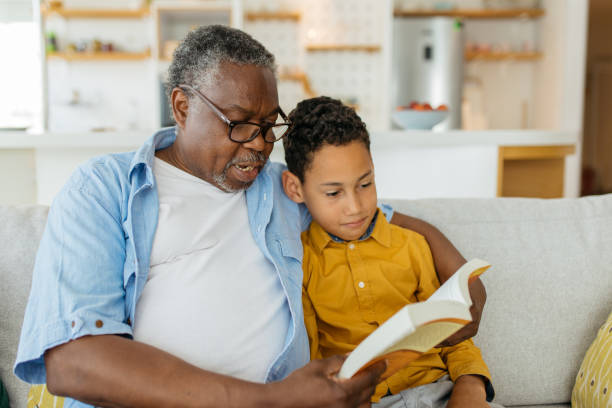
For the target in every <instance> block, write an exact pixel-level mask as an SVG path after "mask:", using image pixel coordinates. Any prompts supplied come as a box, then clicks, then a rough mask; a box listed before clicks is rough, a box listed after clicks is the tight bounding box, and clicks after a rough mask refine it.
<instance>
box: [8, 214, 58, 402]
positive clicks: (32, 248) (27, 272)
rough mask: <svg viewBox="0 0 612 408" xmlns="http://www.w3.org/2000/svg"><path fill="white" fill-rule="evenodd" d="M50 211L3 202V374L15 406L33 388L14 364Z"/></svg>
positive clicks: (23, 399)
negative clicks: (20, 375) (40, 243)
mask: <svg viewBox="0 0 612 408" xmlns="http://www.w3.org/2000/svg"><path fill="white" fill-rule="evenodd" d="M47 212H48V208H47V207H43V206H19V207H10V206H8V207H7V206H0V226H1V227H0V248H1V251H2V258H1V259H0V378H1V379H2V381H3V382H4V384H5V385H6V388H7V390H8V392H9V398H10V400H11V406H14V407H21V406H23V405H24V404H25V401H26V397H27V394H28V389H29V385H28V384H26V383H24V382H21V381H20V380H19V379H18V378H17V377H15V376H14V375H13V364H14V363H15V357H16V354H17V344H18V343H19V335H20V333H21V324H22V322H23V314H24V311H25V307H26V303H27V301H28V295H29V293H30V285H31V281H32V269H33V268H34V258H35V256H36V250H37V249H38V242H39V241H40V237H41V236H42V232H43V229H44V226H45V222H46V219H47Z"/></svg>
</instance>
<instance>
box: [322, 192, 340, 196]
mask: <svg viewBox="0 0 612 408" xmlns="http://www.w3.org/2000/svg"><path fill="white" fill-rule="evenodd" d="M325 195H326V196H328V197H335V196H337V195H338V191H328V192H326V193H325Z"/></svg>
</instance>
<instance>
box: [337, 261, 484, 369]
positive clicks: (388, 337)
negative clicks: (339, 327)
mask: <svg viewBox="0 0 612 408" xmlns="http://www.w3.org/2000/svg"><path fill="white" fill-rule="evenodd" d="M490 266H491V265H489V264H488V263H487V262H485V261H483V260H480V259H473V260H471V261H469V262H467V263H465V264H464V265H463V266H462V267H461V268H459V269H458V270H457V272H455V273H454V274H453V276H451V277H450V278H449V279H448V280H447V281H446V282H444V284H443V285H442V286H440V288H438V290H436V291H435V292H434V293H433V294H432V295H431V296H430V297H429V298H428V299H427V300H426V301H424V302H419V303H412V304H409V305H406V306H404V307H403V308H401V309H400V310H399V311H398V312H397V313H395V314H394V315H393V316H391V317H390V318H389V319H388V320H387V321H386V322H384V323H383V324H381V325H380V327H378V328H377V329H376V330H374V331H373V332H372V333H371V334H370V335H369V336H368V337H366V338H365V339H364V340H363V341H362V342H361V343H360V344H359V345H358V346H357V347H356V348H355V349H354V350H353V352H352V353H351V354H350V355H349V356H348V357H347V358H346V360H345V361H344V364H343V365H342V367H341V368H340V372H339V373H338V377H339V378H351V377H352V376H353V375H355V374H357V373H358V372H359V371H361V370H363V369H364V368H366V367H369V366H370V365H372V364H374V363H376V362H377V361H380V360H387V370H386V371H385V373H384V374H383V376H382V377H381V379H383V380H384V379H386V378H388V377H390V376H392V375H393V374H395V373H396V372H397V371H398V370H400V369H402V368H404V367H405V366H406V365H408V363H410V362H411V361H413V360H415V359H417V358H418V357H419V356H420V355H421V354H423V353H425V352H426V351H428V350H430V349H431V348H433V347H435V346H436V345H437V344H439V343H440V342H442V341H444V340H445V339H446V338H448V337H449V336H451V335H452V334H454V333H455V332H456V331H457V330H459V329H461V328H462V327H463V326H465V325H466V324H468V323H469V322H471V321H472V315H471V313H470V306H472V299H471V298H470V292H469V287H468V285H469V283H470V282H471V281H472V280H473V279H476V278H477V277H478V276H480V275H481V274H482V273H483V272H484V271H486V270H487V269H488V268H489V267H490Z"/></svg>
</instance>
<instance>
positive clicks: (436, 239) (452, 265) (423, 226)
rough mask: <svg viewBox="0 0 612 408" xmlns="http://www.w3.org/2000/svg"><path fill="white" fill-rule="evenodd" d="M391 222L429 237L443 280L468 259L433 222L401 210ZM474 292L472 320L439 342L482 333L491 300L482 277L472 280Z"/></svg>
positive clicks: (449, 341) (439, 274)
mask: <svg viewBox="0 0 612 408" xmlns="http://www.w3.org/2000/svg"><path fill="white" fill-rule="evenodd" d="M391 223H393V224H395V225H398V226H400V227H403V228H407V229H410V230H413V231H416V232H418V233H419V234H421V235H423V236H424V237H425V239H426V240H427V243H428V244H429V247H430V249H431V255H432V256H433V260H434V265H435V266H436V272H437V273H438V279H439V280H440V283H444V282H446V280H447V279H448V278H450V277H451V276H452V275H453V274H454V273H455V272H456V271H457V269H459V268H460V267H461V266H462V265H463V264H464V263H465V258H464V257H463V256H461V254H460V253H459V251H457V249H456V248H455V247H454V246H453V244H452V243H451V242H450V241H449V240H448V239H447V238H446V237H445V236H444V234H442V233H441V232H440V231H439V230H438V229H437V228H436V227H434V226H433V225H431V224H429V223H427V222H425V221H423V220H420V219H418V218H414V217H410V216H408V215H405V214H402V213H399V212H397V211H396V212H394V213H393V218H392V219H391ZM470 296H471V298H472V308H471V309H470V312H471V313H472V322H471V323H470V324H468V325H467V326H465V327H463V328H462V329H461V330H459V331H458V332H457V333H455V334H453V335H452V336H451V337H449V338H448V339H446V341H444V342H443V343H441V344H440V345H439V346H453V345H455V344H457V343H460V342H462V341H464V340H467V339H469V338H471V337H474V336H475V335H476V333H478V326H479V325H480V318H481V316H482V310H483V309H484V304H485V302H486V301H487V292H486V290H485V287H484V285H483V284H482V282H481V281H480V279H475V280H474V281H473V282H472V283H471V284H470Z"/></svg>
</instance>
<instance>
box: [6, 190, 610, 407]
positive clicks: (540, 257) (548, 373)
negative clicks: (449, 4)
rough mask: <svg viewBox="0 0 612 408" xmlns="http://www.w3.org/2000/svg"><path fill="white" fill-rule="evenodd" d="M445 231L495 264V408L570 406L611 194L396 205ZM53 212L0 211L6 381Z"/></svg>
mask: <svg viewBox="0 0 612 408" xmlns="http://www.w3.org/2000/svg"><path fill="white" fill-rule="evenodd" d="M387 202H390V203H391V204H392V205H393V206H394V208H396V209H397V210H399V211H402V212H405V213H407V214H411V215H415V216H418V217H421V218H423V219H425V220H428V221H430V222H431V223H433V224H435V225H437V226H438V227H439V228H440V229H441V230H442V231H443V232H444V233H445V234H446V235H447V236H448V237H449V238H450V239H451V240H452V241H453V242H454V243H455V244H456V245H457V247H458V248H459V249H460V250H461V252H462V253H463V254H464V255H465V257H467V258H471V257H479V258H483V259H486V260H488V261H489V262H491V263H492V264H493V267H492V268H491V269H490V270H489V271H488V272H487V273H486V274H485V275H484V276H483V278H482V279H483V281H484V283H485V286H486V288H487V292H488V301H487V305H486V309H485V314H484V316H483V322H482V324H481V329H480V332H479V334H478V336H477V337H476V343H477V344H478V345H479V346H480V347H481V348H482V350H483V354H484V357H485V359H486V361H487V363H488V364H489V367H490V369H491V372H492V375H493V381H494V386H495V389H496V392H497V397H496V402H498V403H500V404H503V405H505V406H507V407H512V406H527V407H535V406H544V407H566V406H569V400H570V394H571V391H572V387H573V384H574V380H575V377H576V373H577V370H578V367H579V366H580V363H581V361H582V358H583V356H584V353H585V351H586V349H587V348H588V346H589V344H590V343H591V341H592V340H593V338H594V337H595V334H596V331H597V328H598V327H599V326H600V325H601V324H602V323H603V322H604V321H605V319H606V317H607V315H608V314H609V313H610V311H611V310H612V195H607V196H598V197H588V198H581V199H561V200H535V199H445V200H442V199H435V200H410V201H393V200H388V201H387ZM46 214H47V208H46V207H41V206H34V207H0V252H1V254H2V255H1V256H0V378H1V379H2V381H3V382H4V383H5V384H6V385H7V388H8V390H9V394H10V396H11V398H12V400H13V404H12V406H13V407H22V406H25V398H26V393H27V389H28V387H27V385H25V384H23V383H21V382H20V381H19V380H17V379H16V378H15V377H14V376H13V375H12V365H13V362H14V358H15V352H16V347H17V341H18V337H19V332H20V327H21V320H22V318H23V310H24V307H25V303H26V300H27V296H28V292H29V286H30V274H31V271H32V265H33V262H34V256H35V252H36V247H37V243H38V239H39V238H40V235H41V233H42V230H43V228H44V221H45V218H46Z"/></svg>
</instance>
